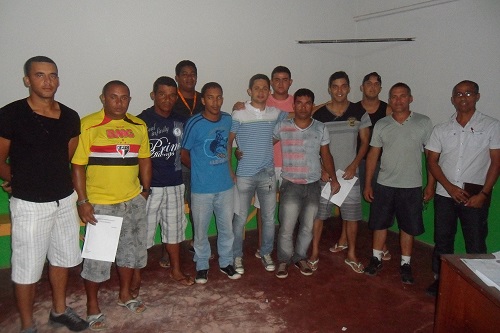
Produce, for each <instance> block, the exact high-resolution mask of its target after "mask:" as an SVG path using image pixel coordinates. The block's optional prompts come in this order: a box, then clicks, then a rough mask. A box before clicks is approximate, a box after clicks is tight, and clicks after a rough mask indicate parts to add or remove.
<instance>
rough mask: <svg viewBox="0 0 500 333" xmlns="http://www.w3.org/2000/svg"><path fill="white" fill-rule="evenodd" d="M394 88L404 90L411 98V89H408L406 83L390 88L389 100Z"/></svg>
mask: <svg viewBox="0 0 500 333" xmlns="http://www.w3.org/2000/svg"><path fill="white" fill-rule="evenodd" d="M395 88H405V89H406V91H407V92H408V95H410V96H411V89H410V87H409V86H408V85H407V84H406V83H403V82H398V83H396V84H395V85H393V86H392V87H391V89H389V98H391V93H392V90H393V89H395Z"/></svg>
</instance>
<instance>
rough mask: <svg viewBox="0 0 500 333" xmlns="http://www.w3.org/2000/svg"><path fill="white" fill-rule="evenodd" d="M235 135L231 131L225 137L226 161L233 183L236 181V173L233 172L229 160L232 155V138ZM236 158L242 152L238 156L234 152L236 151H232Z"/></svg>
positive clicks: (230, 160) (238, 158)
mask: <svg viewBox="0 0 500 333" xmlns="http://www.w3.org/2000/svg"><path fill="white" fill-rule="evenodd" d="M235 137H236V134H235V133H233V132H229V136H228V137H227V162H228V164H229V174H230V175H231V179H232V180H233V182H234V183H236V175H235V174H234V171H233V168H232V165H231V162H232V160H233V159H232V156H233V142H234V138H235ZM234 154H235V156H236V159H237V160H240V159H241V157H242V156H243V153H241V154H240V156H239V157H238V154H236V151H235V152H234Z"/></svg>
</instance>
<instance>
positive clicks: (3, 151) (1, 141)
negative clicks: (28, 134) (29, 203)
mask: <svg viewBox="0 0 500 333" xmlns="http://www.w3.org/2000/svg"><path fill="white" fill-rule="evenodd" d="M9 151H10V140H8V139H5V138H2V137H0V178H2V179H3V180H5V182H4V183H3V184H2V188H3V189H4V190H5V191H6V192H8V193H10V192H12V188H11V187H10V181H11V176H12V174H11V172H10V165H9V164H8V163H7V159H8V158H9Z"/></svg>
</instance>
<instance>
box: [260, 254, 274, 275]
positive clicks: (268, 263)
mask: <svg viewBox="0 0 500 333" xmlns="http://www.w3.org/2000/svg"><path fill="white" fill-rule="evenodd" d="M260 260H262V264H264V268H265V269H266V271H268V272H274V270H275V269H276V266H275V265H274V261H273V258H271V254H266V255H263V256H262V258H260Z"/></svg>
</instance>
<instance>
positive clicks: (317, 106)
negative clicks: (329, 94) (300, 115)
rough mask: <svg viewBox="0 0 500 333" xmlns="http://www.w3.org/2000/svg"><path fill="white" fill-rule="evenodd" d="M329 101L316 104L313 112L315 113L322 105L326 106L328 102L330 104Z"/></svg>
mask: <svg viewBox="0 0 500 333" xmlns="http://www.w3.org/2000/svg"><path fill="white" fill-rule="evenodd" d="M328 102H329V101H328ZM328 102H325V103H323V104H320V105H315V106H314V107H313V110H312V114H314V112H316V111H318V109H320V108H321V107H323V106H325V105H326V104H328Z"/></svg>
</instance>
